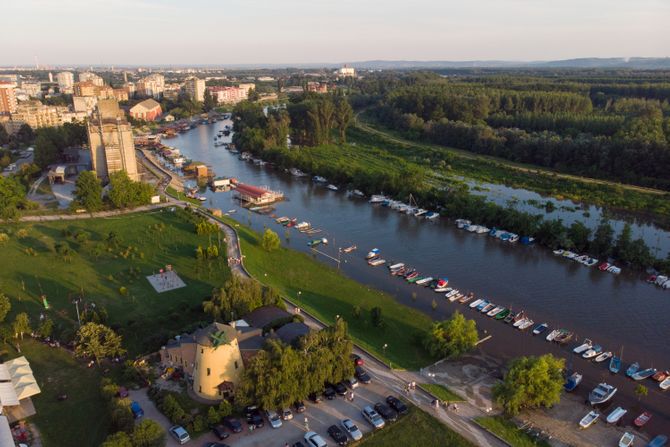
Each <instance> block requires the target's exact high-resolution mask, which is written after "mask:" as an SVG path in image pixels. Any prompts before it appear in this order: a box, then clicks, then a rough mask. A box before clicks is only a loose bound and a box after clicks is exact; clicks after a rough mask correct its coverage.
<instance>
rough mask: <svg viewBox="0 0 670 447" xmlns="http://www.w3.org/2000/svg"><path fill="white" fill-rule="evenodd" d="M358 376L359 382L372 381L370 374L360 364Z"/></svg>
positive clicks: (357, 369)
mask: <svg viewBox="0 0 670 447" xmlns="http://www.w3.org/2000/svg"><path fill="white" fill-rule="evenodd" d="M356 378H357V379H358V381H359V382H361V383H365V384H368V383H370V380H371V379H370V376H369V375H368V373H367V372H365V370H364V369H363V368H361V367H360V366H357V367H356Z"/></svg>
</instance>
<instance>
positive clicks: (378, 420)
mask: <svg viewBox="0 0 670 447" xmlns="http://www.w3.org/2000/svg"><path fill="white" fill-rule="evenodd" d="M361 414H363V417H364V418H365V420H366V421H368V422H369V423H370V425H372V426H373V427H374V428H375V429H380V428H384V426H385V425H386V423H385V422H384V419H382V417H381V416H380V415H379V413H377V412H376V411H375V410H374V409H373V408H372V407H371V406H370V405H366V406H365V407H363V410H362V411H361Z"/></svg>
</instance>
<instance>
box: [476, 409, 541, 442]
mask: <svg viewBox="0 0 670 447" xmlns="http://www.w3.org/2000/svg"><path fill="white" fill-rule="evenodd" d="M475 422H477V423H478V424H479V425H481V426H482V427H484V428H486V429H488V430H489V431H491V432H493V433H495V434H496V435H498V436H500V437H501V438H502V439H504V440H505V441H507V443H508V444H509V445H511V446H512V447H536V446H541V447H549V443H547V442H545V441H536V440H535V439H534V438H532V437H531V436H529V435H528V434H527V433H526V432H523V431H521V430H519V429H518V428H517V426H516V425H514V423H513V422H511V421H510V420H509V419H505V418H504V417H502V416H486V417H480V418H476V419H475Z"/></svg>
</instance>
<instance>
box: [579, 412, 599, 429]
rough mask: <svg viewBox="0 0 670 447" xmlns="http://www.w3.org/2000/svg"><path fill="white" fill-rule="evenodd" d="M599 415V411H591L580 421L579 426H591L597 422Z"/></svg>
mask: <svg viewBox="0 0 670 447" xmlns="http://www.w3.org/2000/svg"><path fill="white" fill-rule="evenodd" d="M599 417H600V413H598V412H597V411H589V412H588V414H587V415H586V416H584V417H583V418H582V420H581V421H579V427H580V428H581V429H585V428H589V427H590V426H592V425H593V424H595V423H596V421H597V420H598V418H599Z"/></svg>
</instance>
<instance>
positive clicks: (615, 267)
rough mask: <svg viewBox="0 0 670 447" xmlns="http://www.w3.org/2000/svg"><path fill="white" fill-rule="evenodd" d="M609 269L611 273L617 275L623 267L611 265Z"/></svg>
mask: <svg viewBox="0 0 670 447" xmlns="http://www.w3.org/2000/svg"><path fill="white" fill-rule="evenodd" d="M607 271H608V272H610V273H614V274H615V275H618V274H619V273H621V269H620V268H619V267H617V266H614V265H611V266H609V268H608V269H607Z"/></svg>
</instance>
